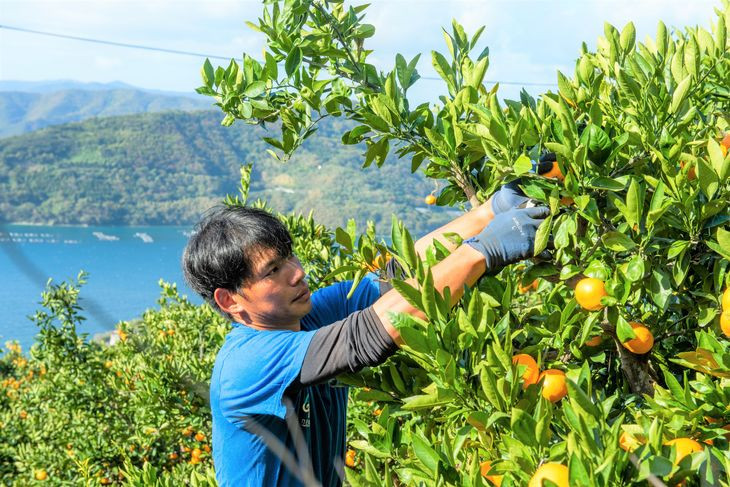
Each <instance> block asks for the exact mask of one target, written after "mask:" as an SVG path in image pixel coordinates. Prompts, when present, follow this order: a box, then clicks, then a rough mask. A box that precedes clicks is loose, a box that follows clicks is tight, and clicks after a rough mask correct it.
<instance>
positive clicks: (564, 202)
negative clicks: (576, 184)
mask: <svg viewBox="0 0 730 487" xmlns="http://www.w3.org/2000/svg"><path fill="white" fill-rule="evenodd" d="M573 203H575V200H574V199H573V198H571V197H570V196H563V197H562V198H560V204H561V205H563V206H570V205H572V204H573Z"/></svg>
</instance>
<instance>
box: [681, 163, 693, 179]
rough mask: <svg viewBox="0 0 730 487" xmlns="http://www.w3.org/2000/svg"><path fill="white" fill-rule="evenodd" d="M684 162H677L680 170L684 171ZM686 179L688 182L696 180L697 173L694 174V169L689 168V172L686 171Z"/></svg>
mask: <svg viewBox="0 0 730 487" xmlns="http://www.w3.org/2000/svg"><path fill="white" fill-rule="evenodd" d="M684 164H685V163H684V161H679V167H680V169H684ZM687 179H688V180H689V181H692V180H693V179H697V173H696V172H695V167H694V166H692V167H690V168H689V171H687Z"/></svg>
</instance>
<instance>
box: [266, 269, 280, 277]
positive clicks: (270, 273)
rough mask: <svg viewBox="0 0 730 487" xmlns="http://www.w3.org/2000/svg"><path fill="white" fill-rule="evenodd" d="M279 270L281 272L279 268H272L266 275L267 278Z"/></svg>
mask: <svg viewBox="0 0 730 487" xmlns="http://www.w3.org/2000/svg"><path fill="white" fill-rule="evenodd" d="M278 270H279V267H272V268H271V270H270V271H269V273H268V274H266V275H267V276H270V275H272V274H274V273H275V272H276V271H278Z"/></svg>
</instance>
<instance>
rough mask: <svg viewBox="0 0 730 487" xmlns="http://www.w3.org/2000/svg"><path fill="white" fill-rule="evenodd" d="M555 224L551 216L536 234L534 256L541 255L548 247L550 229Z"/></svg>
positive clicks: (544, 221)
mask: <svg viewBox="0 0 730 487" xmlns="http://www.w3.org/2000/svg"><path fill="white" fill-rule="evenodd" d="M552 223H553V216H552V215H550V216H548V217H547V218H545V220H543V222H542V223H541V224H540V226H539V227H538V228H537V233H535V250H534V253H533V255H539V254H540V253H541V252H542V251H543V250H545V248H546V247H547V244H548V240H549V238H550V228H551V226H552Z"/></svg>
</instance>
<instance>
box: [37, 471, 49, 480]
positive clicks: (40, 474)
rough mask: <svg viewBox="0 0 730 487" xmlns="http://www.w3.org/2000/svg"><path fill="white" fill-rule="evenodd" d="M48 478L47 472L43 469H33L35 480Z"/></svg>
mask: <svg viewBox="0 0 730 487" xmlns="http://www.w3.org/2000/svg"><path fill="white" fill-rule="evenodd" d="M47 478H48V472H46V471H45V470H36V471H35V479H36V480H46V479H47Z"/></svg>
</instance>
